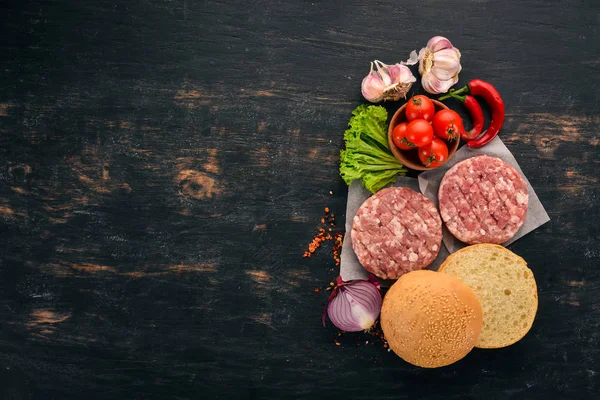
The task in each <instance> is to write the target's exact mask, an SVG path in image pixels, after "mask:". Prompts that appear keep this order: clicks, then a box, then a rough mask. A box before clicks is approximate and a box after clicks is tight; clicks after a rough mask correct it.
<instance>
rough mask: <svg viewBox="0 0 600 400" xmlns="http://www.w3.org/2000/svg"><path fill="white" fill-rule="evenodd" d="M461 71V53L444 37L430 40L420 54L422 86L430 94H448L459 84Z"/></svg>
mask: <svg viewBox="0 0 600 400" xmlns="http://www.w3.org/2000/svg"><path fill="white" fill-rule="evenodd" d="M461 69H462V66H461V65H460V51H459V50H458V49H457V48H456V47H454V46H452V43H450V41H449V40H448V39H446V38H445V37H443V36H435V37H433V38H431V39H429V42H427V47H424V48H422V49H421V51H420V52H419V73H420V74H421V84H422V85H423V89H425V90H426V91H427V92H428V93H431V94H439V93H446V92H447V91H448V89H450V88H451V87H452V86H453V85H455V84H456V82H458V73H459V72H460V71H461Z"/></svg>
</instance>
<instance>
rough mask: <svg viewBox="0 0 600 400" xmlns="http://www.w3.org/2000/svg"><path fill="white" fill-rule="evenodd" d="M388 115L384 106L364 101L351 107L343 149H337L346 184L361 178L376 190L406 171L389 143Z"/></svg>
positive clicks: (372, 191)
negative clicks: (339, 150) (372, 104)
mask: <svg viewBox="0 0 600 400" xmlns="http://www.w3.org/2000/svg"><path fill="white" fill-rule="evenodd" d="M387 115H388V114H387V111H386V109H385V108H383V107H381V106H370V105H366V104H362V105H360V106H358V107H356V109H355V110H354V111H352V117H351V118H350V122H349V123H348V129H347V130H346V131H345V132H344V141H345V143H346V149H345V150H342V151H341V153H340V175H341V176H342V178H343V179H344V182H346V184H347V185H350V184H351V183H352V181H354V180H357V179H360V180H361V181H362V184H363V186H364V187H365V188H366V189H367V190H368V191H370V192H371V193H376V192H377V191H378V190H380V189H381V188H383V187H384V186H385V185H387V184H389V183H392V182H394V181H395V180H396V176H397V175H404V174H405V173H406V169H405V168H404V166H403V165H402V164H401V163H400V162H399V161H398V160H397V159H396V158H395V157H394V155H393V154H392V152H391V151H390V148H389V146H388V142H387V123H386V122H387Z"/></svg>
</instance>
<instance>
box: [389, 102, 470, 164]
mask: <svg viewBox="0 0 600 400" xmlns="http://www.w3.org/2000/svg"><path fill="white" fill-rule="evenodd" d="M431 101H433V105H434V106H435V112H436V113H437V112H438V111H441V110H448V107H446V106H445V105H444V104H443V103H440V102H439V101H437V100H431ZM406 104H408V103H406ZM406 104H404V105H403V106H402V107H400V108H399V109H398V111H396V113H395V114H394V116H392V120H391V121H390V126H389V127H388V144H389V146H390V150H391V151H392V154H393V155H394V157H396V158H397V159H398V160H399V161H400V162H401V163H402V164H403V165H405V166H406V167H408V168H410V169H414V170H417V171H428V170H430V169H435V168H437V167H426V166H424V165H423V163H422V162H421V160H419V155H418V154H417V150H416V149H414V150H400V149H399V148H398V147H396V145H395V144H394V141H393V140H392V131H393V130H394V128H395V127H396V125H398V124H400V123H402V122H406V113H405V112H404V110H406ZM442 140H443V139H442ZM444 142H446V145H448V160H449V159H450V158H451V157H452V156H453V155H454V153H456V149H458V145H459V142H460V138H458V139H456V140H452V141H448V140H444ZM446 162H447V161H446Z"/></svg>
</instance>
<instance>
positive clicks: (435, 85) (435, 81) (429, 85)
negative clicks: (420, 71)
mask: <svg viewBox="0 0 600 400" xmlns="http://www.w3.org/2000/svg"><path fill="white" fill-rule="evenodd" d="M456 82H458V76H455V77H454V78H451V79H448V80H441V79H439V78H438V77H436V76H435V75H434V74H433V73H432V72H429V73H426V74H425V75H423V77H422V78H421V85H423V89H425V90H426V91H427V92H428V93H431V94H440V93H446V92H447V91H448V90H449V89H450V88H451V87H452V86H454V85H455V84H456Z"/></svg>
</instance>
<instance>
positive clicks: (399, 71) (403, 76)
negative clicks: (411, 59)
mask: <svg viewBox="0 0 600 400" xmlns="http://www.w3.org/2000/svg"><path fill="white" fill-rule="evenodd" d="M388 72H389V73H390V78H392V82H403V83H414V82H416V81H417V78H415V76H414V75H413V74H412V72H411V71H410V69H409V68H408V67H407V66H406V65H402V64H394V65H388Z"/></svg>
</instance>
